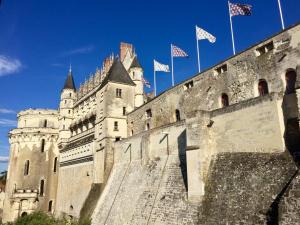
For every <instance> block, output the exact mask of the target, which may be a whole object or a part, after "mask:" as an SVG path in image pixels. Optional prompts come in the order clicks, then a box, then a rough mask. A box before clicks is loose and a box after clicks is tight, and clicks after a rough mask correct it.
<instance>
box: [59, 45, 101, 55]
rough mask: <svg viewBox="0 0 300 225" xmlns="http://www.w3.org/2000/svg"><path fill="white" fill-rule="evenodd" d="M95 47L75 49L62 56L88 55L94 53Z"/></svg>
mask: <svg viewBox="0 0 300 225" xmlns="http://www.w3.org/2000/svg"><path fill="white" fill-rule="evenodd" d="M94 49H95V47H94V46H93V45H88V46H84V47H81V48H75V49H72V50H69V51H65V52H63V53H62V54H61V56H70V55H77V54H87V53H90V52H92V51H94Z"/></svg>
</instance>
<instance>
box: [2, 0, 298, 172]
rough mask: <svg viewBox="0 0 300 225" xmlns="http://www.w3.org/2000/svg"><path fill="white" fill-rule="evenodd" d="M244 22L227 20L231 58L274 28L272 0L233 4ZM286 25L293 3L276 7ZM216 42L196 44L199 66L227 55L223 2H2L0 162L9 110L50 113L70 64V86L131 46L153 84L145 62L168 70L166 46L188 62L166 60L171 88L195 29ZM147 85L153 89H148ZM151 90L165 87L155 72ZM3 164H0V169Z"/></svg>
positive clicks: (165, 77)
mask: <svg viewBox="0 0 300 225" xmlns="http://www.w3.org/2000/svg"><path fill="white" fill-rule="evenodd" d="M234 2H240V3H248V4H252V5H253V15H252V16H251V17H241V16H240V17H234V18H233V26H234V30H235V37H236V48H237V52H240V51H242V50H244V49H245V48H247V47H249V46H251V45H253V44H255V43H257V42H259V41H260V40H262V39H264V38H267V37H269V36H271V35H273V34H275V33H277V32H279V31H280V30H281V24H280V17H279V11H278V5H277V0H263V1H258V0H241V1H237V0H235V1H234ZM282 7H283V14H284V18H285V24H286V26H291V25H293V24H295V23H297V22H300V14H299V9H300V1H299V0H288V1H286V0H285V1H282ZM196 24H197V25H198V26H200V27H202V28H203V29H205V30H207V31H209V32H210V33H212V34H213V35H215V36H216V37H217V42H216V43H215V44H210V43H209V42H208V41H201V42H200V54H201V66H202V68H203V69H205V68H208V67H210V66H212V65H214V64H216V63H218V62H219V61H222V60H224V59H226V58H228V57H230V56H231V55H232V46H231V36H230V26H229V17H228V8H227V1H225V0H224V1H223V0H210V1H203V0H202V1H201V0H185V1H183V0H173V1H166V0H165V1H162V0H160V1H159V0H148V1H145V0H144V1H142V0H139V1H137V0H136V1H135V0H126V1H124V0H110V1H102V0H72V1H71V0H69V1H67V0H51V1H50V0H48V1H46V0H43V1H41V0H26V1H20V0H2V6H1V7H0V156H8V155H9V151H8V146H9V144H8V138H7V132H8V131H9V130H10V129H12V128H13V127H14V126H15V124H16V122H15V121H16V112H18V111H20V110H23V109H27V108H54V109H56V108H57V106H58V102H59V95H60V90H61V88H62V85H63V83H64V80H65V78H66V74H67V70H68V67H69V63H70V62H71V63H72V68H73V74H74V77H75V82H76V84H77V86H78V85H79V83H81V82H83V81H84V80H85V78H86V77H88V76H89V74H90V73H93V72H94V71H95V69H96V67H100V66H101V64H102V60H103V59H104V57H106V56H107V55H109V54H110V53H111V52H115V53H116V54H117V53H118V51H119V43H120V42H121V41H125V42H129V43H132V44H134V46H135V48H136V52H137V54H138V56H139V59H140V62H141V64H142V66H143V67H144V71H145V77H146V79H147V80H149V81H150V82H151V83H152V84H153V66H152V61H153V59H154V58H155V59H157V60H158V61H160V62H162V63H167V64H170V44H171V43H173V44H175V45H177V46H178V47H180V48H182V49H184V50H185V51H186V52H187V53H188V54H189V56H190V57H189V58H188V59H185V58H176V59H175V60H174V69H175V83H178V82H180V81H182V80H185V79H186V78H188V77H191V76H192V75H194V74H195V73H196V71H197V58H196V41H195V25H196ZM152 86H153V85H152ZM157 86H158V92H161V91H163V90H165V89H167V88H168V87H170V86H171V76H170V74H165V73H158V74H157ZM147 91H150V89H147ZM0 161H1V158H0ZM6 166H7V163H0V170H3V169H5V168H6Z"/></svg>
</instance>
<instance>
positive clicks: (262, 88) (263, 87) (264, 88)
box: [258, 79, 269, 96]
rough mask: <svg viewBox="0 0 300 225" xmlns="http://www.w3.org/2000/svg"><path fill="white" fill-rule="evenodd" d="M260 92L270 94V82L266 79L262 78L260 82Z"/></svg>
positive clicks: (261, 94) (262, 94)
mask: <svg viewBox="0 0 300 225" xmlns="http://www.w3.org/2000/svg"><path fill="white" fill-rule="evenodd" d="M258 93H259V96H264V95H267V94H269V88H268V83H267V81H266V80H264V79H260V80H259V82H258Z"/></svg>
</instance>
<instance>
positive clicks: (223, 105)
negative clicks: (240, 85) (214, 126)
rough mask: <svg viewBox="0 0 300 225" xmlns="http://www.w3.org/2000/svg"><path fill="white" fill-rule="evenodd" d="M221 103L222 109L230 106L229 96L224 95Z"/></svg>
mask: <svg viewBox="0 0 300 225" xmlns="http://www.w3.org/2000/svg"><path fill="white" fill-rule="evenodd" d="M221 103H222V107H226V106H229V98H228V95H227V94H224V93H223V94H222V96H221Z"/></svg>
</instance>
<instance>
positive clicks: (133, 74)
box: [132, 71, 135, 79]
mask: <svg viewBox="0 0 300 225" xmlns="http://www.w3.org/2000/svg"><path fill="white" fill-rule="evenodd" d="M132 78H133V79H135V72H134V71H133V72H132Z"/></svg>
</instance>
